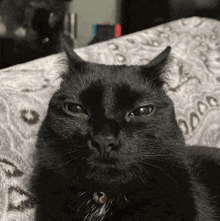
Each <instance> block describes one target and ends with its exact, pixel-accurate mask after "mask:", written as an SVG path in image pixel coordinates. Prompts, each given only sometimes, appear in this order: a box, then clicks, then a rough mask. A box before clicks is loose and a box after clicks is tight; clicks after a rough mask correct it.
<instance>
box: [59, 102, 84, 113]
mask: <svg viewBox="0 0 220 221" xmlns="http://www.w3.org/2000/svg"><path fill="white" fill-rule="evenodd" d="M63 109H64V111H65V112H66V113H67V114H69V115H72V116H75V117H85V116H87V115H88V114H87V112H86V111H85V110H84V109H83V108H82V107H81V106H80V105H78V104H75V103H73V102H69V101H67V102H64V103H63Z"/></svg>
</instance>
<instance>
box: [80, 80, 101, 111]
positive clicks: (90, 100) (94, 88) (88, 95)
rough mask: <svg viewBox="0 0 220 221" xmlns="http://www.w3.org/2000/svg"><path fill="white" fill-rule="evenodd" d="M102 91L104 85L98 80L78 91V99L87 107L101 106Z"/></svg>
mask: <svg viewBox="0 0 220 221" xmlns="http://www.w3.org/2000/svg"><path fill="white" fill-rule="evenodd" d="M103 93H104V86H103V85H102V83H101V82H100V81H96V82H94V83H91V84H90V86H89V87H87V88H86V89H85V90H83V91H82V92H81V93H80V100H81V101H82V103H83V104H84V105H86V106H88V107H93V106H96V107H101V105H102V97H103Z"/></svg>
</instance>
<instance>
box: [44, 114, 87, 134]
mask: <svg viewBox="0 0 220 221" xmlns="http://www.w3.org/2000/svg"><path fill="white" fill-rule="evenodd" d="M47 124H48V126H49V128H50V129H52V130H53V131H54V132H55V133H56V134H58V135H59V136H61V137H65V138H68V137H71V136H73V135H74V133H75V132H78V133H81V134H82V135H86V134H87V133H88V131H89V128H88V123H87V120H86V119H85V120H82V119H78V118H75V117H71V118H61V117H59V116H57V117H56V118H49V119H48V121H47Z"/></svg>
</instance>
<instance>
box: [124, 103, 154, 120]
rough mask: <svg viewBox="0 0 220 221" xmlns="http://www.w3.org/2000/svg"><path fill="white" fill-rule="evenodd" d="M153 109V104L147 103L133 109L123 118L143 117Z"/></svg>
mask: <svg viewBox="0 0 220 221" xmlns="http://www.w3.org/2000/svg"><path fill="white" fill-rule="evenodd" d="M153 111H154V105H153V104H148V105H145V106H142V107H139V108H137V109H135V110H134V111H133V112H131V113H129V114H128V115H127V116H126V117H125V119H126V120H127V121H130V119H131V118H133V117H143V116H147V115H149V114H151V113H152V112H153Z"/></svg>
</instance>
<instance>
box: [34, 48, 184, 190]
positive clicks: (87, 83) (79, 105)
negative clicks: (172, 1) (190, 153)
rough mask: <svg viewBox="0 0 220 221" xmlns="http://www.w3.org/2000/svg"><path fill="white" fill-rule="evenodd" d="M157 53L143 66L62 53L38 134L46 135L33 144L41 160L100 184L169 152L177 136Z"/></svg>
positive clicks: (113, 184)
mask: <svg viewBox="0 0 220 221" xmlns="http://www.w3.org/2000/svg"><path fill="white" fill-rule="evenodd" d="M164 53H165V55H164V54H162V58H161V57H159V58H157V59H158V61H156V60H154V61H153V62H152V63H151V64H150V65H148V66H105V65H99V64H92V63H87V62H84V61H82V60H80V59H78V60H77V59H76V58H73V57H74V55H69V61H68V62H69V69H68V71H67V73H65V74H64V75H63V81H62V83H61V86H60V89H59V90H58V91H57V92H56V93H55V94H54V96H53V97H52V99H51V102H50V105H49V110H48V115H47V117H46V119H45V121H44V123H43V126H42V129H41V131H40V134H39V140H44V141H45V140H46V142H44V143H45V144H44V145H45V146H44V147H41V146H40V145H38V146H39V148H42V150H43V151H42V152H41V155H42V156H41V157H42V159H43V160H42V162H44V164H45V165H46V166H47V167H54V168H57V170H58V171H59V172H60V173H61V174H63V175H64V176H66V177H69V178H72V179H74V180H75V181H76V182H79V183H80V184H81V185H82V186H85V187H86V188H97V190H99V191H100V190H103V189H105V188H108V189H109V188H110V189H111V188H112V189H115V188H117V189H118V188H123V186H124V185H126V184H127V183H128V182H131V181H135V180H136V181H137V180H140V179H142V178H143V177H142V176H144V177H145V178H146V177H147V176H148V174H150V173H151V169H149V171H147V170H146V168H147V167H146V166H147V165H148V166H149V168H151V164H153V162H154V159H159V158H160V157H161V156H162V157H163V156H171V157H173V156H174V157H175V154H176V149H175V147H176V143H177V142H180V143H181V142H182V136H181V133H180V131H179V129H178V127H177V124H176V121H175V116H174V110H173V105H172V102H171V100H170V99H169V98H168V97H167V96H166V94H165V92H164V91H163V89H162V86H163V82H162V79H161V77H160V74H161V70H162V69H161V68H162V67H160V65H161V63H163V62H164V61H165V60H166V58H167V56H168V54H169V51H168V50H167V51H165V52H164ZM71 56H72V57H71ZM160 56H161V55H160ZM39 143H41V142H39ZM45 156H47V158H45ZM48 156H50V157H48ZM176 157H178V156H176ZM161 162H162V161H161ZM101 188H102V189H101Z"/></svg>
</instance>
